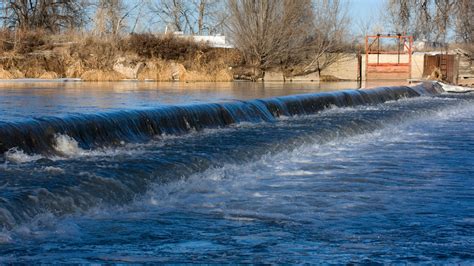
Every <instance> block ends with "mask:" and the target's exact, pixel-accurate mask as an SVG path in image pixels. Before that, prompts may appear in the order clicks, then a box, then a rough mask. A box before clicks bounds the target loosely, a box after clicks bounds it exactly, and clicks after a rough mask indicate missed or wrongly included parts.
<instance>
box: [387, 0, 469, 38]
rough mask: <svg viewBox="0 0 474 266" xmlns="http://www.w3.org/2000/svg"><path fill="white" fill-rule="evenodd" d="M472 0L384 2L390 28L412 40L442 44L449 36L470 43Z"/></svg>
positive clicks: (394, 0) (395, 0)
mask: <svg viewBox="0 0 474 266" xmlns="http://www.w3.org/2000/svg"><path fill="white" fill-rule="evenodd" d="M473 6H474V3H473V2H472V0H387V10H388V13H389V16H388V17H389V19H390V24H391V28H392V29H393V30H395V31H397V32H407V33H410V34H412V35H413V36H414V38H415V39H426V40H428V41H436V42H439V43H446V41H447V38H448V35H449V33H450V32H453V31H454V32H455V34H456V37H457V39H458V40H460V41H463V42H466V43H469V42H472V37H471V36H472V34H473V33H472V32H473V24H474V22H473V20H472V16H473V13H474V11H473V9H474V7H473Z"/></svg>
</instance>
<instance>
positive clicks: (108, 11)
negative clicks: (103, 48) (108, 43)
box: [94, 0, 143, 36]
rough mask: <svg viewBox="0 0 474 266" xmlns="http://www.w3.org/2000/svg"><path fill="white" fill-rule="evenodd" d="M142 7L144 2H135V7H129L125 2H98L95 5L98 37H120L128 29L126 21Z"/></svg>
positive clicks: (119, 0)
mask: <svg viewBox="0 0 474 266" xmlns="http://www.w3.org/2000/svg"><path fill="white" fill-rule="evenodd" d="M142 5H143V3H142V1H135V2H134V4H133V5H130V6H127V5H125V3H124V1H123V0H98V1H97V2H96V4H95V6H96V8H95V18H94V24H95V28H94V31H95V32H96V33H97V34H98V35H107V34H110V35H112V36H117V35H119V34H120V33H121V32H122V31H123V29H124V28H125V27H126V25H125V24H126V23H125V19H126V18H127V17H129V16H130V15H131V14H132V12H133V11H134V10H135V9H137V8H139V7H142ZM140 13H141V11H140V12H139V14H140ZM136 19H137V20H138V17H137V18H136ZM136 23H137V22H135V25H136ZM133 30H134V29H133Z"/></svg>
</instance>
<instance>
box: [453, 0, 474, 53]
mask: <svg viewBox="0 0 474 266" xmlns="http://www.w3.org/2000/svg"><path fill="white" fill-rule="evenodd" d="M455 8H456V14H457V16H456V22H455V23H456V37H457V40H458V41H460V42H463V43H466V44H471V45H472V44H473V43H474V20H473V18H474V2H472V0H458V1H457V4H456V7H455Z"/></svg>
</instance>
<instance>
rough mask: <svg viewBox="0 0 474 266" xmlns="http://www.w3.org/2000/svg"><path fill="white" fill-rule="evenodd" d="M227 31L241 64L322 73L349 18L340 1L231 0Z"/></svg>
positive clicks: (296, 72) (262, 70) (262, 71)
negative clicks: (238, 51)
mask: <svg viewBox="0 0 474 266" xmlns="http://www.w3.org/2000/svg"><path fill="white" fill-rule="evenodd" d="M228 9H229V12H230V14H231V16H230V19H229V24H228V26H229V29H230V32H231V34H232V36H233V39H234V43H235V45H236V47H237V48H238V49H239V50H240V51H241V52H242V53H243V55H244V59H245V63H246V64H248V65H250V66H253V67H255V68H257V69H259V70H260V71H259V72H258V73H257V75H259V76H264V75H265V70H266V69H268V68H271V67H281V68H282V70H283V71H284V72H285V73H286V75H299V74H307V73H311V72H316V71H321V70H322V69H324V68H325V67H327V66H329V65H330V64H332V63H334V61H335V60H336V57H337V54H340V52H341V49H340V48H341V47H342V45H341V44H342V42H343V40H344V34H343V33H344V30H345V29H346V26H347V24H346V21H347V18H346V16H345V15H344V14H343V12H342V11H343V10H342V6H341V4H340V1H338V0H321V1H315V2H311V1H309V0H301V1H291V0H280V1H278V0H275V1H265V0H230V1H229V8H228Z"/></svg>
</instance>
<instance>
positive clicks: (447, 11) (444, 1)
mask: <svg viewBox="0 0 474 266" xmlns="http://www.w3.org/2000/svg"><path fill="white" fill-rule="evenodd" d="M455 1H456V0H434V3H435V5H436V15H435V18H434V22H435V24H436V29H437V31H436V37H435V38H436V40H437V41H438V42H441V43H446V37H447V32H448V30H449V26H450V24H451V23H452V19H451V16H452V15H453V13H454V12H453V11H454V4H455Z"/></svg>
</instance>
